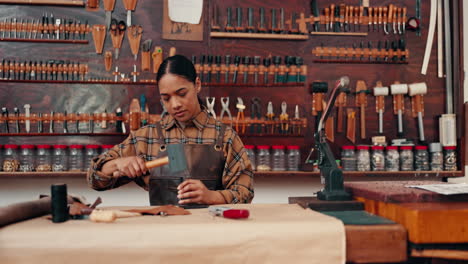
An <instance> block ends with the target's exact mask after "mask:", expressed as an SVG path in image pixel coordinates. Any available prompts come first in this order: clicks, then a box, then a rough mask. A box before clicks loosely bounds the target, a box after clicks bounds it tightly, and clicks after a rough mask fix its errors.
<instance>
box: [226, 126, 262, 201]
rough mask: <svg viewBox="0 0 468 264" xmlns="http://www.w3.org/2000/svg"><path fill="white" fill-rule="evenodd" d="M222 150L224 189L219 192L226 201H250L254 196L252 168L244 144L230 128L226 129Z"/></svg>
mask: <svg viewBox="0 0 468 264" xmlns="http://www.w3.org/2000/svg"><path fill="white" fill-rule="evenodd" d="M224 151H225V153H226V163H225V167H224V172H223V178H222V183H223V187H224V189H225V190H220V191H219V192H220V193H221V194H222V195H223V197H224V199H225V200H226V203H250V202H252V199H253V197H254V188H253V183H254V181H253V170H252V164H251V163H250V160H249V157H248V156H247V152H246V151H245V148H244V144H243V143H242V141H241V139H240V138H239V136H238V135H237V133H236V132H235V131H234V130H232V129H228V130H226V135H225V146H224Z"/></svg>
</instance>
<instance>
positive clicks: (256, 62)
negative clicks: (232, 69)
mask: <svg viewBox="0 0 468 264" xmlns="http://www.w3.org/2000/svg"><path fill="white" fill-rule="evenodd" d="M253 64H254V65H255V71H254V83H255V84H258V66H259V65H260V56H254V61H253Z"/></svg>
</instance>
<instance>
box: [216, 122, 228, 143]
mask: <svg viewBox="0 0 468 264" xmlns="http://www.w3.org/2000/svg"><path fill="white" fill-rule="evenodd" d="M216 123H217V125H218V126H221V129H220V130H219V135H218V138H217V139H216V143H215V144H216V145H217V146H219V147H220V149H223V139H224V131H226V125H225V124H223V123H221V122H219V121H216Z"/></svg>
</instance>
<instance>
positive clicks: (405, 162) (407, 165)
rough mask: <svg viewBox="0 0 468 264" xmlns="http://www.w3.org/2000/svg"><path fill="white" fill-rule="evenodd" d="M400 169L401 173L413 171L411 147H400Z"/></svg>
mask: <svg viewBox="0 0 468 264" xmlns="http://www.w3.org/2000/svg"><path fill="white" fill-rule="evenodd" d="M400 169H401V170H402V171H412V170H414V154H413V146H401V147H400Z"/></svg>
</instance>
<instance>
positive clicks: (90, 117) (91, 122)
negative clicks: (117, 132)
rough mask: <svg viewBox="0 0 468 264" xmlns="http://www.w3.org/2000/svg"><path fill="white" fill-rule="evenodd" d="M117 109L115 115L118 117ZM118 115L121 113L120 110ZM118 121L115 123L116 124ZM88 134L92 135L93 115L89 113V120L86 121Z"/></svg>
mask: <svg viewBox="0 0 468 264" xmlns="http://www.w3.org/2000/svg"><path fill="white" fill-rule="evenodd" d="M119 109H120V107H119V108H117V110H116V113H115V115H116V116H119V111H118V110H119ZM120 113H122V110H120ZM118 122H119V121H116V123H118ZM88 132H89V133H90V134H92V133H94V113H89V119H88Z"/></svg>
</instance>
